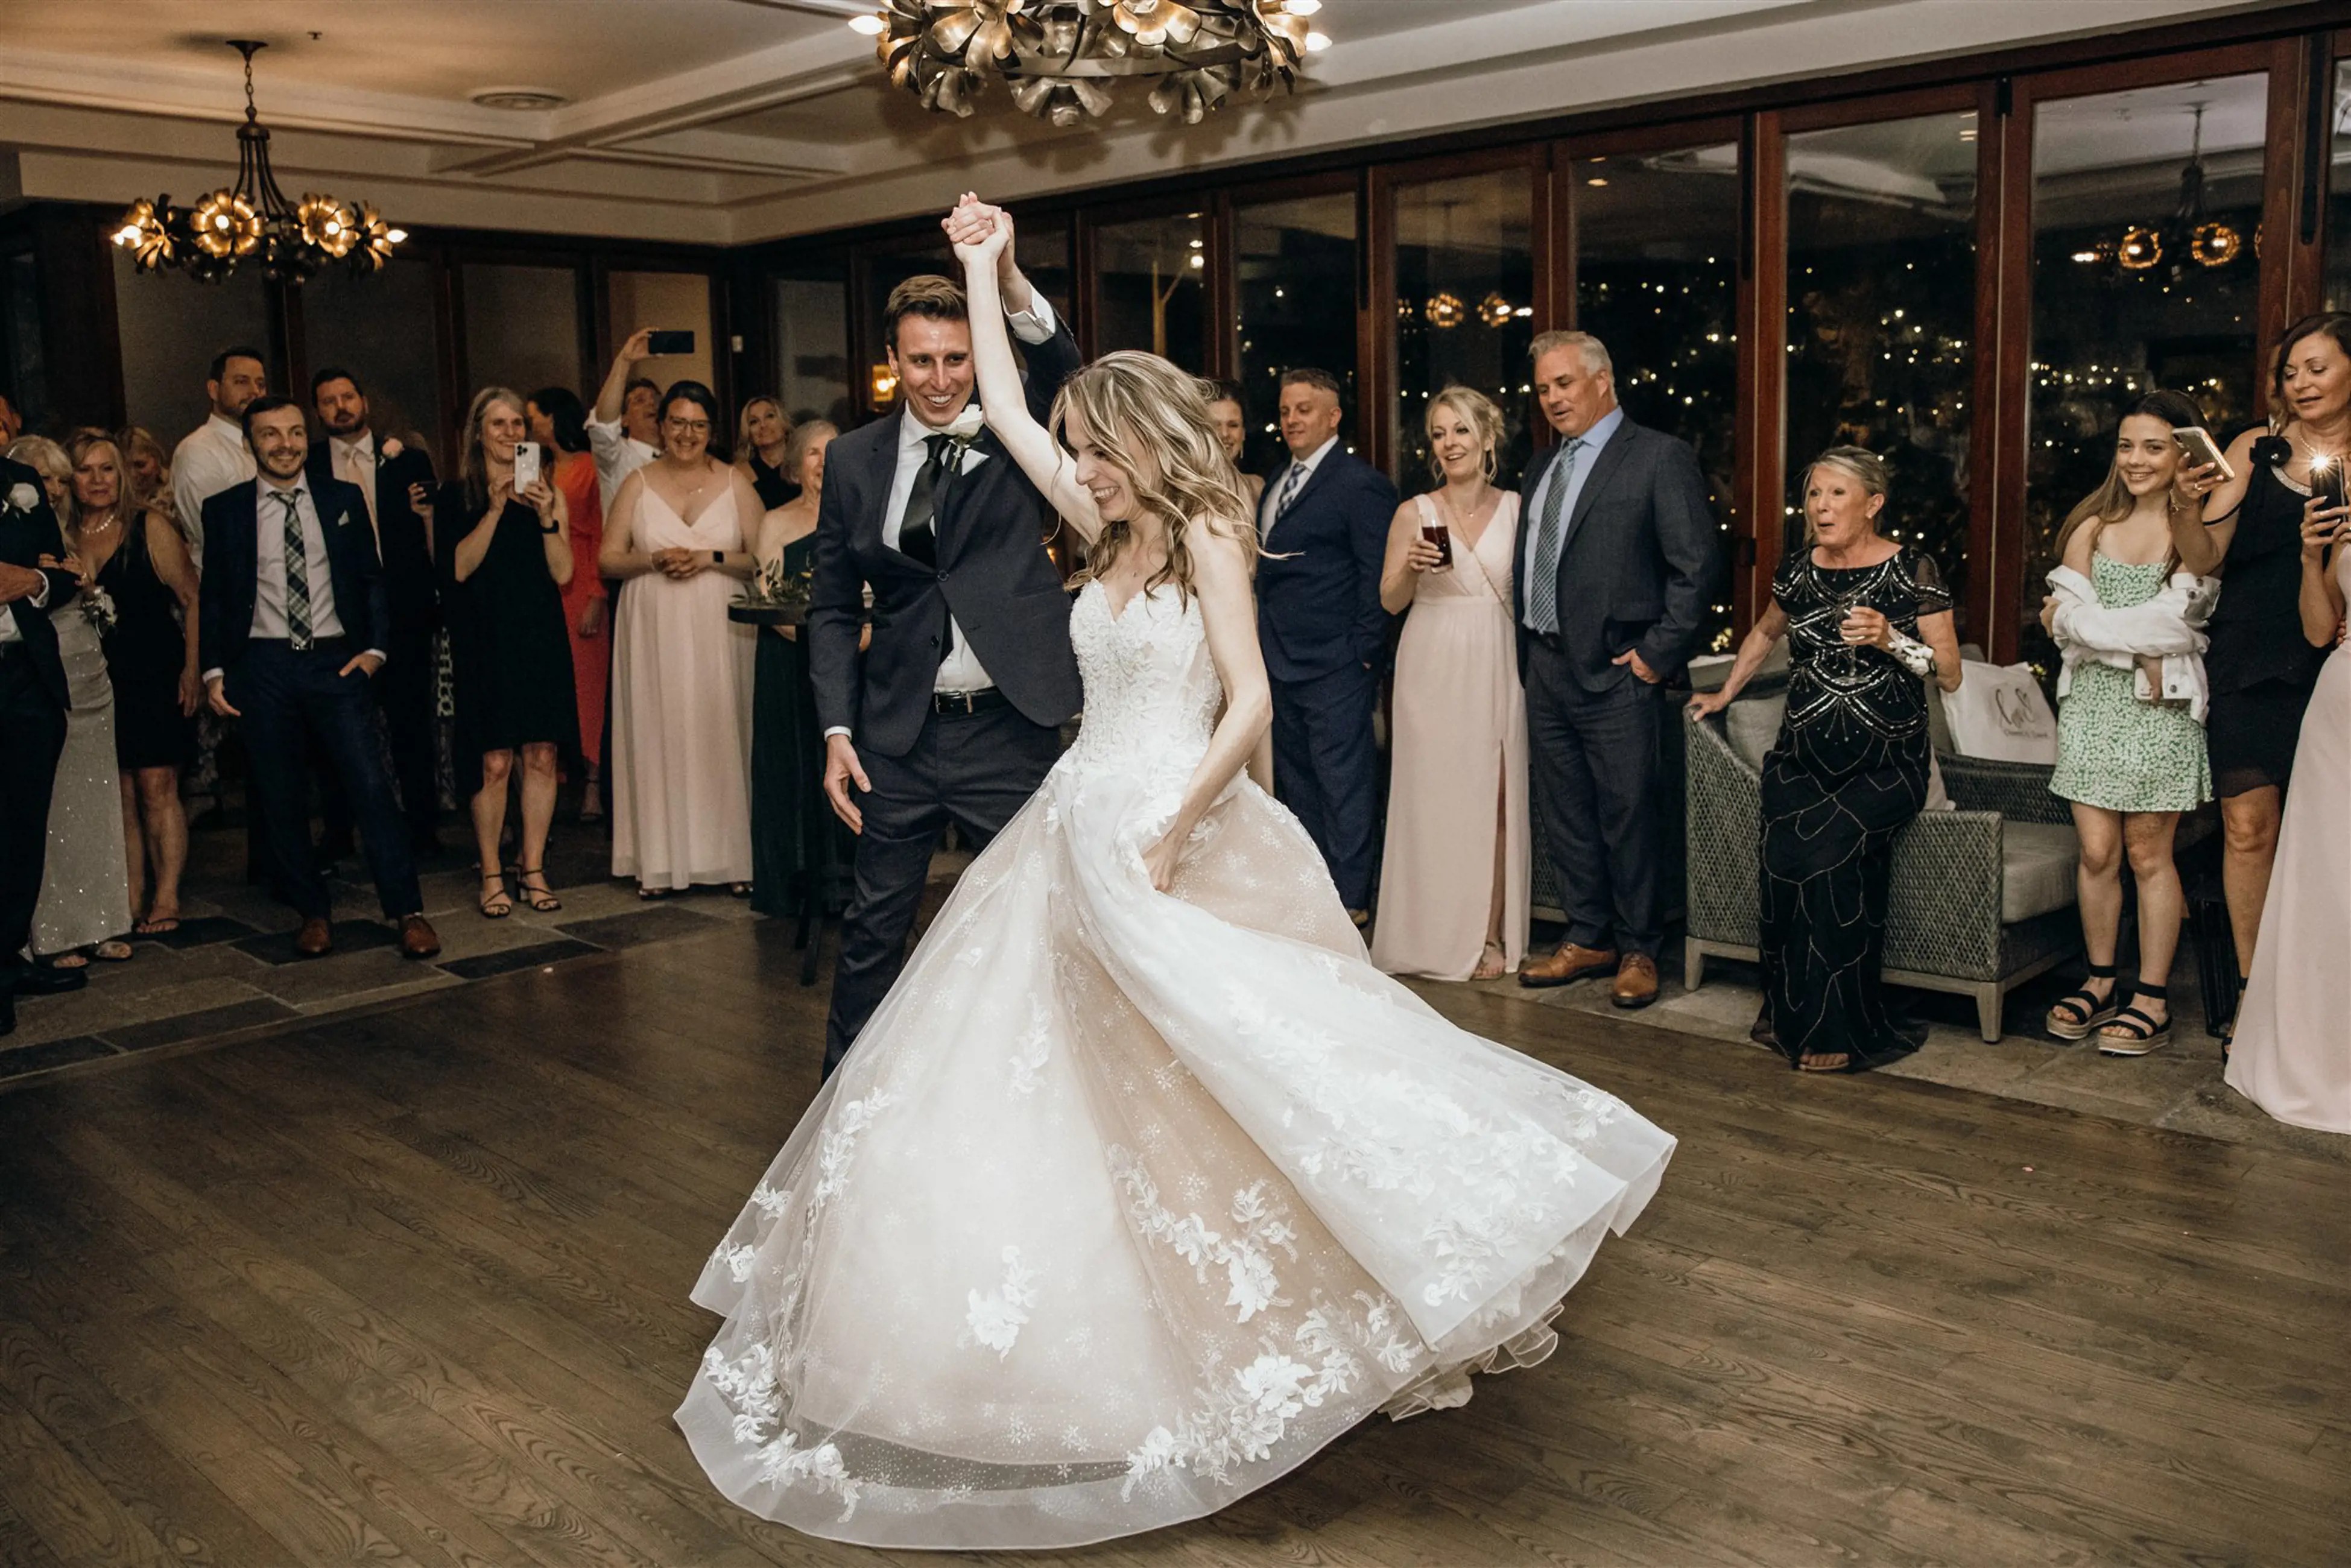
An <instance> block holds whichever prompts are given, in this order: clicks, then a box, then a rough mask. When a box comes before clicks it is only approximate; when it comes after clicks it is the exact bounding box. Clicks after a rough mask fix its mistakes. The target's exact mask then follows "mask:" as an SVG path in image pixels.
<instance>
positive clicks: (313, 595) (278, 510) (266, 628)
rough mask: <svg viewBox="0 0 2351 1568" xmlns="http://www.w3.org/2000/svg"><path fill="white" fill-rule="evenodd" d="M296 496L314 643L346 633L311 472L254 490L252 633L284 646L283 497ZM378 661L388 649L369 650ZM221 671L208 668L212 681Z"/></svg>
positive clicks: (206, 677)
mask: <svg viewBox="0 0 2351 1568" xmlns="http://www.w3.org/2000/svg"><path fill="white" fill-rule="evenodd" d="M287 494H291V495H292V496H293V497H294V515H295V516H296V517H298V518H299V519H300V520H301V525H302V566H303V582H304V584H305V585H306V586H307V587H308V589H309V591H310V636H311V639H312V640H313V641H314V642H320V643H323V642H325V641H326V640H327V639H328V638H329V637H340V636H341V635H342V634H343V620H342V617H341V616H340V615H338V614H336V613H335V572H334V565H333V562H332V561H331V560H330V559H329V557H328V555H327V530H326V529H325V528H323V527H321V526H320V524H319V505H318V502H317V500H316V499H315V498H314V497H312V496H311V494H310V474H309V470H308V469H307V468H306V469H304V470H303V471H302V473H301V475H300V476H298V477H297V478H296V479H295V481H294V483H293V485H292V486H290V487H280V486H275V485H273V484H271V483H270V482H269V481H268V480H266V479H264V480H262V481H261V482H260V483H259V484H258V485H256V486H254V497H253V554H254V572H255V581H254V593H253V625H252V628H251V634H252V635H253V636H254V637H255V638H256V639H263V640H267V639H275V640H276V641H277V642H281V643H282V642H285V641H286V640H287V632H288V628H287V624H286V509H285V504H284V503H283V502H281V501H279V500H278V499H277V497H279V496H282V495H287ZM365 651H366V652H367V653H372V654H374V655H375V657H376V658H377V659H378V660H381V659H382V657H383V650H382V649H381V648H369V649H367V650H365ZM221 673H222V672H221V671H219V670H206V671H205V672H204V679H205V680H207V681H209V680H211V679H212V678H213V677H214V675H217V674H221Z"/></svg>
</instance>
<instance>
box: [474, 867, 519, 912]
mask: <svg viewBox="0 0 2351 1568" xmlns="http://www.w3.org/2000/svg"><path fill="white" fill-rule="evenodd" d="M492 889H496V891H495V892H493V891H492ZM474 907H475V908H476V909H478V910H480V911H481V912H482V918H483V919H485V920H504V919H505V918H506V917H507V915H512V914H513V913H514V900H513V899H511V898H508V897H507V879H506V876H505V874H504V873H500V874H498V875H496V876H485V877H483V878H482V886H481V891H479V892H478V893H476V894H475V895H474Z"/></svg>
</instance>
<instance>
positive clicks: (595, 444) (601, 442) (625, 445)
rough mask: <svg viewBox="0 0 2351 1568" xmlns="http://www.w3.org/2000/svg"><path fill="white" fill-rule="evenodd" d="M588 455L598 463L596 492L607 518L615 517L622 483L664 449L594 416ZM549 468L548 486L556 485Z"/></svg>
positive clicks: (590, 422) (589, 418)
mask: <svg viewBox="0 0 2351 1568" xmlns="http://www.w3.org/2000/svg"><path fill="white" fill-rule="evenodd" d="M588 451H589V453H590V455H592V456H593V457H594V458H595V459H596V489H597V494H598V497H599V498H600V499H601V501H602V502H603V503H604V515H605V516H606V517H611V515H612V497H615V496H617V495H619V494H620V493H621V481H622V480H623V479H626V478H627V477H628V476H630V475H632V474H633V473H635V472H636V471H637V470H638V469H640V468H642V467H643V466H644V465H646V464H648V463H650V462H652V461H653V459H654V458H656V457H658V456H660V455H661V448H660V447H658V446H655V445H653V444H650V443H648V442H643V441H639V440H638V439H637V438H636V437H635V436H633V435H631V434H629V433H628V431H627V430H626V428H624V427H623V426H622V423H621V422H620V421H619V420H617V419H616V420H614V421H612V422H611V423H610V424H607V423H603V422H602V421H601V420H599V419H598V418H597V417H596V416H595V415H594V414H593V413H590V415H589V416H588ZM548 467H549V479H548V483H549V484H553V483H554V482H555V481H554V476H553V465H552V464H550V465H548Z"/></svg>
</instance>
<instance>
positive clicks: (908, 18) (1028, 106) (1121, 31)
mask: <svg viewBox="0 0 2351 1568" xmlns="http://www.w3.org/2000/svg"><path fill="white" fill-rule="evenodd" d="M1320 8H1321V5H1320V0H1190V3H1189V4H1182V3H1179V0H887V4H885V5H883V6H882V7H881V9H880V10H879V11H877V12H876V13H874V14H873V15H871V16H858V17H855V18H852V20H851V22H850V26H852V27H854V28H856V29H857V31H859V32H860V33H863V34H866V35H868V36H870V37H872V38H873V39H874V47H875V52H876V53H877V54H879V55H880V56H881V58H882V63H883V66H884V67H885V68H887V69H888V71H889V73H890V79H891V81H893V83H895V84H896V85H898V86H900V87H902V88H904V89H906V90H907V91H909V92H911V93H913V94H914V96H915V97H916V98H918V99H922V101H923V106H924V107H925V108H926V109H935V110H940V111H941V112H943V113H948V114H954V115H957V116H966V115H969V114H970V113H971V111H972V109H973V106H974V103H973V100H974V99H977V97H978V95H979V92H980V90H981V89H983V88H984V87H985V86H986V85H987V82H988V81H989V79H990V78H1002V79H1003V81H1004V82H1005V84H1006V85H1007V86H1008V88H1009V89H1011V93H1012V101H1013V102H1014V104H1016V105H1017V106H1019V109H1020V110H1021V111H1022V112H1023V113H1026V114H1033V115H1035V116H1037V117H1038V118H1039V119H1040V120H1050V121H1051V122H1052V123H1054V124H1055V125H1060V126H1071V125H1076V124H1078V123H1079V122H1080V121H1081V120H1084V119H1086V118H1087V117H1088V116H1096V117H1099V116H1101V115H1102V114H1105V113H1107V112H1108V111H1109V110H1110V106H1111V104H1112V103H1113V101H1114V99H1113V94H1112V91H1111V88H1112V84H1113V82H1114V81H1115V80H1116V78H1122V77H1127V78H1138V79H1141V80H1144V81H1147V82H1148V83H1149V84H1150V89H1151V107H1152V108H1153V109H1154V110H1157V111H1158V112H1159V113H1161V114H1180V115H1181V116H1182V117H1183V119H1184V122H1185V123H1186V124H1187V125H1196V124H1198V123H1199V122H1200V121H1201V120H1203V119H1205V118H1206V117H1207V113H1208V111H1209V110H1212V109H1217V108H1220V107H1222V106H1223V104H1224V102H1225V100H1226V99H1228V98H1240V99H1252V98H1260V97H1263V96H1265V95H1267V94H1269V93H1271V92H1272V91H1274V90H1275V89H1284V90H1287V89H1290V88H1291V87H1292V86H1293V85H1294V83H1295V81H1296V78H1297V74H1298V68H1299V64H1300V62H1301V60H1302V59H1303V58H1304V57H1305V56H1306V55H1307V54H1309V53H1310V52H1319V51H1321V50H1322V49H1326V48H1328V47H1330V42H1331V41H1330V39H1329V38H1327V37H1323V36H1322V34H1320V33H1317V32H1314V31H1312V30H1311V29H1310V28H1308V26H1306V18H1307V17H1308V16H1311V15H1312V14H1314V12H1316V11H1317V10H1319V9H1320Z"/></svg>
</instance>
